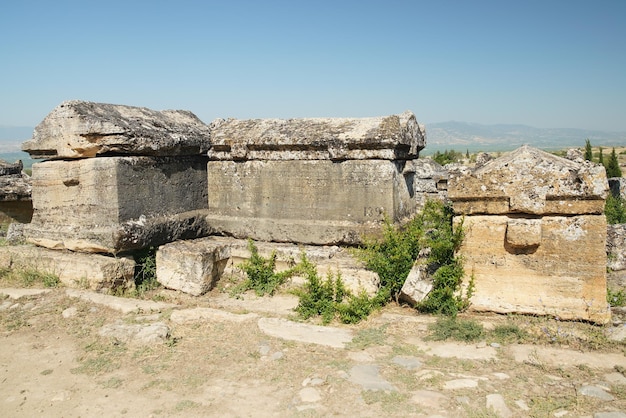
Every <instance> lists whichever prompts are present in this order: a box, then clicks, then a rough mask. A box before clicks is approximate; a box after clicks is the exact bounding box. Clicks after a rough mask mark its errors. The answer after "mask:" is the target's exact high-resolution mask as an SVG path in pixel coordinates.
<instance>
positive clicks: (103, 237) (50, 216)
mask: <svg viewBox="0 0 626 418" xmlns="http://www.w3.org/2000/svg"><path fill="white" fill-rule="evenodd" d="M209 140H210V128H209V126H208V125H205V124H204V123H202V121H200V120H199V119H198V118H197V117H195V116H194V115H193V114H192V113H191V112H187V111H154V110H150V109H146V108H139V107H132V106H122V105H111V104H103V103H91V102H82V101H69V102H64V103H62V104H60V105H59V106H57V107H56V108H55V109H54V110H53V111H52V112H51V113H50V114H49V115H48V116H46V118H44V120H43V121H42V122H41V123H40V124H39V125H38V126H37V127H36V128H35V132H34V138H33V139H32V140H31V141H27V142H26V143H24V144H23V149H24V150H25V151H27V152H29V153H30V154H31V156H32V157H33V158H48V159H49V160H48V161H44V162H42V163H38V164H35V165H34V166H33V193H32V199H33V209H34V213H33V218H32V222H31V223H30V224H29V225H27V226H26V227H25V230H24V234H25V236H26V238H27V239H28V241H30V242H32V243H34V244H37V245H40V246H43V247H48V248H54V249H70V250H74V251H82V252H100V253H112V254H116V253H119V252H124V251H130V250H134V249H140V248H145V247H150V246H156V245H160V244H163V243H166V242H171V241H174V240H176V239H182V238H196V237H199V236H205V235H208V233H209V232H210V228H209V227H208V226H207V225H206V222H205V221H206V219H205V214H203V213H200V212H198V210H200V209H206V208H207V201H208V197H207V189H208V188H207V174H206V168H207V161H208V160H207V157H206V155H205V153H206V152H207V150H208V144H209Z"/></svg>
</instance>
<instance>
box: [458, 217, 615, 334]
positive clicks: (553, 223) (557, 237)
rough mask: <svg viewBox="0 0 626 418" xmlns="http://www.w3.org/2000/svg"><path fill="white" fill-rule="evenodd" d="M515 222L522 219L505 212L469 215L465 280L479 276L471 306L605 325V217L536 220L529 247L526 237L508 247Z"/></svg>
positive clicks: (462, 250)
mask: <svg viewBox="0 0 626 418" xmlns="http://www.w3.org/2000/svg"><path fill="white" fill-rule="evenodd" d="M459 220H460V217H457V218H456V222H459ZM512 221H513V222H514V223H513V225H515V224H516V223H517V222H519V220H518V219H515V218H510V217H509V216H506V215H492V216H488V215H483V216H467V217H465V218H464V228H465V230H466V237H465V239H464V241H463V244H462V246H461V248H460V250H459V253H460V255H461V256H462V257H463V258H464V267H465V272H466V278H465V279H464V281H465V282H466V283H467V282H468V281H469V279H470V277H471V276H473V277H474V284H475V291H474V295H473V296H472V298H471V303H472V305H471V307H470V309H473V310H477V311H494V312H500V313H512V312H516V313H529V314H539V315H555V316H558V317H560V318H563V319H582V320H588V321H593V322H597V323H606V322H607V321H608V320H609V319H610V311H609V309H608V307H607V303H606V263H605V259H606V253H605V241H606V220H605V218H604V216H598V215H580V216H544V217H542V218H541V219H539V220H534V219H533V221H535V222H533V223H531V225H530V228H531V229H532V230H534V229H535V228H537V227H540V228H541V233H540V234H536V233H534V232H533V233H532V234H531V235H532V236H533V238H532V239H529V240H528V242H527V246H526V247H524V246H523V243H522V240H517V241H516V242H517V243H518V245H517V246H508V245H507V244H506V243H505V244H504V245H503V242H505V237H506V236H507V234H508V231H509V228H510V226H511V222H512ZM537 224H539V225H537ZM507 240H508V238H507ZM537 240H538V241H539V242H537Z"/></svg>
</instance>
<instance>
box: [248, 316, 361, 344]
mask: <svg viewBox="0 0 626 418" xmlns="http://www.w3.org/2000/svg"><path fill="white" fill-rule="evenodd" d="M258 325H259V328H260V329H261V331H262V332H264V333H265V334H267V335H269V336H272V337H276V338H282V339H285V340H291V341H299V342H302V343H309V344H319V345H324V346H327V347H333V348H345V346H346V344H348V343H349V342H351V341H352V338H353V335H352V332H351V331H350V330H347V329H341V328H333V327H321V326H318V325H310V324H301V323H296V322H292V321H288V320H285V319H279V318H260V319H259V322H258Z"/></svg>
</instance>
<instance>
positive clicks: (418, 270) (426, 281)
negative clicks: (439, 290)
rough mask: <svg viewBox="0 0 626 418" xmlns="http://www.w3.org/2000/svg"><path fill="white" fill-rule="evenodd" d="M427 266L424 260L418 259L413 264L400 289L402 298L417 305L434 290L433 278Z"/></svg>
mask: <svg viewBox="0 0 626 418" xmlns="http://www.w3.org/2000/svg"><path fill="white" fill-rule="evenodd" d="M426 267H427V266H426V264H425V263H424V262H423V260H417V261H416V262H415V263H414V264H413V267H412V268H411V271H409V275H408V276H407V278H406V280H405V281H404V284H403V285H402V289H401V290H400V298H401V299H402V300H404V301H406V302H408V303H410V304H412V305H415V304H417V303H419V302H421V301H423V300H424V299H425V298H426V296H428V294H429V293H430V291H431V290H433V280H432V277H429V275H428V272H427V269H426Z"/></svg>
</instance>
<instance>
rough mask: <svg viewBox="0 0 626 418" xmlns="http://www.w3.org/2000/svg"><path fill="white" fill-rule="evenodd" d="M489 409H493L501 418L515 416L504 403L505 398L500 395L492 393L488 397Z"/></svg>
mask: <svg viewBox="0 0 626 418" xmlns="http://www.w3.org/2000/svg"><path fill="white" fill-rule="evenodd" d="M487 409H493V410H494V412H495V413H496V415H498V417H500V418H509V417H512V416H513V412H512V411H511V410H510V409H509V407H508V406H507V405H506V402H505V401H504V397H503V396H502V395H500V394H499V393H491V394H489V395H487Z"/></svg>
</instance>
